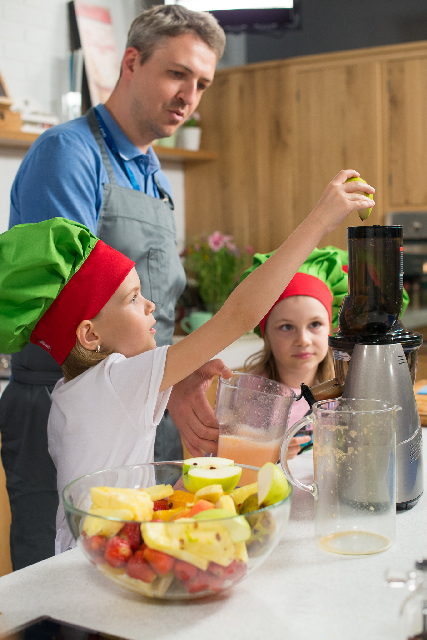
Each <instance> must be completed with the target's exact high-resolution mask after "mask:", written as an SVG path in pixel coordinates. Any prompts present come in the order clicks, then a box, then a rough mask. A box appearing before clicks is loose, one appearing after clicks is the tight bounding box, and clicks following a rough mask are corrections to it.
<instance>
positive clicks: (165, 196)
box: [153, 174, 175, 211]
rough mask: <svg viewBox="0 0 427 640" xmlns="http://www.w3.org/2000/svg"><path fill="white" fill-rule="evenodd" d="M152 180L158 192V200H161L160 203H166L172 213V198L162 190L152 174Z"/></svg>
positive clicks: (173, 207)
mask: <svg viewBox="0 0 427 640" xmlns="http://www.w3.org/2000/svg"><path fill="white" fill-rule="evenodd" d="M153 180H154V182H155V184H156V187H157V191H158V192H159V194H160V199H161V201H162V202H165V203H166V202H167V203H168V205H169V207H170V209H171V210H172V211H173V210H174V209H175V205H174V203H173V200H172V198H171V197H170V195H169V194H168V193H167V192H166V191H165V190H164V189H163V187H162V186H161V185H160V182H159V181H158V179H157V176H156V174H154V175H153Z"/></svg>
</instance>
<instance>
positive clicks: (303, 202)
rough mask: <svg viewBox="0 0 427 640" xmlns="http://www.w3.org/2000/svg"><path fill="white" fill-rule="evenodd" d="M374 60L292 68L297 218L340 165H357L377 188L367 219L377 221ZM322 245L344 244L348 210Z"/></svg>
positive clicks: (354, 221) (354, 218)
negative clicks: (373, 203) (294, 74)
mask: <svg viewBox="0 0 427 640" xmlns="http://www.w3.org/2000/svg"><path fill="white" fill-rule="evenodd" d="M379 72H380V67H379V63H378V62H376V61H366V59H365V60H362V61H360V62H359V61H355V62H352V61H344V62H340V63H338V64H322V66H320V65H311V66H308V67H299V68H298V69H297V70H296V74H297V77H296V94H295V100H296V105H295V113H296V115H295V121H296V129H295V160H296V161H295V171H294V174H293V175H294V180H295V187H294V203H293V204H294V210H295V212H296V214H297V217H298V219H299V221H302V220H303V219H304V218H305V217H306V215H307V214H308V213H309V212H310V211H311V210H312V209H313V207H314V206H315V205H316V203H317V202H318V200H319V198H320V196H321V195H322V193H323V191H324V189H325V187H326V185H327V184H328V182H330V180H332V178H333V177H334V176H335V175H336V174H337V173H338V172H339V171H340V170H341V169H355V170H356V171H358V172H359V173H360V175H361V177H362V178H364V180H366V181H367V182H369V183H370V184H371V185H372V186H374V187H375V188H376V190H377V191H376V195H375V202H376V207H375V208H374V210H373V212H372V216H371V218H370V220H372V222H371V224H380V221H381V220H382V210H381V182H380V177H381V170H380V167H381V146H380V142H381V98H380V81H379V80H380V76H379ZM347 220H348V223H347V224H346V223H343V224H342V225H341V226H340V227H339V228H338V229H337V230H335V231H334V232H333V233H331V234H328V235H327V236H325V237H324V239H323V241H322V243H321V244H322V246H325V245H327V244H334V245H337V246H339V247H341V248H343V249H345V248H347V229H346V227H347V226H358V225H359V224H360V219H359V216H358V215H357V213H351V214H350V216H349V218H348V219H347Z"/></svg>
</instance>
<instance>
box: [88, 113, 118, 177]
mask: <svg viewBox="0 0 427 640" xmlns="http://www.w3.org/2000/svg"><path fill="white" fill-rule="evenodd" d="M86 119H87V121H88V123H89V127H90V130H91V132H92V135H93V137H94V138H95V140H96V142H97V143H98V146H99V149H100V151H101V158H102V162H103V163H104V166H105V169H106V171H107V174H108V178H109V180H110V183H111V184H115V185H116V184H117V180H116V176H115V175H114V171H113V167H112V166H111V162H110V158H109V156H108V153H107V149H106V148H105V142H104V138H103V137H102V135H101V132H100V130H99V124H98V119H97V117H96V115H95V110H94V108H93V107H91V108H90V109H89V111H88V112H87V113H86Z"/></svg>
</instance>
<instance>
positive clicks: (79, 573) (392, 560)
mask: <svg viewBox="0 0 427 640" xmlns="http://www.w3.org/2000/svg"><path fill="white" fill-rule="evenodd" d="M423 431H424V460H426V454H427V438H426V435H427V433H426V429H424V430H423ZM291 465H292V467H293V470H294V472H295V473H296V475H297V477H299V478H300V479H303V480H304V479H305V480H307V481H308V480H309V479H310V477H311V476H312V456H311V455H310V453H306V454H303V455H301V456H298V457H297V458H295V459H294V460H293V461H291ZM426 466H427V465H426V464H425V481H424V485H425V486H427V473H426ZM426 493H427V491H426ZM426 532H427V497H426V495H424V496H423V497H422V498H421V500H420V501H419V503H418V504H417V505H416V506H415V507H414V508H413V509H412V510H410V511H408V512H404V513H399V514H398V516H397V536H396V540H395V542H394V544H393V545H392V547H391V548H390V549H389V550H388V551H385V552H383V553H379V554H376V555H371V556H363V557H360V556H359V557H354V556H353V557H351V556H340V555H335V554H333V553H328V552H326V551H323V550H321V549H320V548H318V547H317V546H316V544H315V541H314V537H313V499H312V497H311V496H310V495H309V494H307V493H305V492H303V491H300V490H298V489H294V496H293V504H292V510H291V518H290V521H289V525H288V528H287V529H286V531H285V533H284V536H283V538H282V540H281V541H280V542H279V545H278V547H276V549H275V550H274V551H273V552H272V554H271V555H270V556H269V558H267V560H266V561H265V563H264V564H263V565H262V566H261V567H260V568H259V569H257V570H256V571H255V572H254V573H253V574H252V575H251V576H249V577H248V578H247V579H246V580H245V581H243V582H242V583H241V584H238V585H236V586H235V587H234V588H232V589H230V590H229V591H228V592H226V593H225V594H219V595H218V596H212V597H209V598H206V599H201V600H193V601H187V602H181V603H180V602H167V601H155V600H150V599H145V598H144V597H142V596H138V595H136V594H133V593H131V592H127V591H125V590H124V589H122V588H121V587H119V586H118V585H115V584H114V583H112V582H110V581H108V580H107V579H106V578H105V577H104V576H103V575H102V574H100V573H98V572H97V571H96V569H95V568H94V567H93V566H92V565H91V564H90V563H89V562H88V561H87V560H86V558H84V557H83V555H82V553H81V552H80V550H79V549H73V550H72V551H68V552H66V553H63V554H62V555H60V556H57V557H55V558H50V559H49V560H45V561H43V562H39V563H38V564H35V565H33V566H31V567H28V568H26V569H22V570H21V571H17V572H15V573H12V574H10V575H8V576H4V577H2V578H0V612H1V615H0V632H3V633H6V632H10V631H11V630H12V629H13V628H16V627H18V626H21V625H23V624H25V623H27V622H29V621H30V620H32V619H35V618H39V617H40V616H42V615H48V616H51V617H53V618H56V619H60V620H62V621H64V622H69V623H74V624H77V625H80V626H84V627H88V628H90V629H95V630H97V631H100V632H105V633H109V634H112V635H117V636H121V637H124V638H129V639H130V640H141V638H147V639H149V638H156V639H159V638H161V639H169V638H170V639H171V640H172V639H173V640H188V639H194V640H196V639H197V640H198V639H201V640H228V639H230V640H231V639H232V640H240V639H241V640H254V639H258V638H260V639H261V638H267V639H268V640H276V639H277V640H312V639H313V638H315V639H316V640H361V639H363V640H398V639H399V631H398V612H399V608H400V606H401V604H402V602H403V600H404V599H405V598H406V596H407V593H406V591H405V590H404V589H390V588H387V587H385V586H384V572H385V571H386V570H387V569H389V568H391V569H401V570H410V569H412V568H413V566H414V562H415V561H416V560H417V559H419V558H421V557H427V533H426Z"/></svg>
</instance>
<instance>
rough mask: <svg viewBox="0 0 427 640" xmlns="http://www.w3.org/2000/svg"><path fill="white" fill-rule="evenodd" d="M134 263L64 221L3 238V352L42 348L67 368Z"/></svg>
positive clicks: (0, 307)
mask: <svg viewBox="0 0 427 640" xmlns="http://www.w3.org/2000/svg"><path fill="white" fill-rule="evenodd" d="M133 266H134V262H132V261H131V260H129V259H128V258H126V257H125V256H123V254H121V253H119V252H118V251H116V250H115V249H112V248H111V247H109V246H108V245H106V244H104V243H103V242H102V241H101V240H99V239H98V238H97V237H96V236H94V235H93V234H92V233H91V232H90V231H89V229H88V228H87V227H85V226H84V225H82V224H79V223H77V222H73V221H71V220H66V219H64V218H52V219H51V220H45V221H43V222H38V223H34V224H21V225H16V226H15V227H12V229H10V230H9V231H6V232H5V233H2V234H1V235H0V353H15V352H17V351H20V350H21V349H22V348H23V347H24V346H25V345H26V344H28V342H30V341H31V342H33V343H34V344H39V345H40V346H41V347H42V348H43V349H45V350H46V351H48V352H49V353H51V355H52V356H53V357H54V358H55V360H56V361H57V362H58V363H59V364H62V363H63V361H64V360H65V358H66V357H67V355H68V354H69V353H70V351H71V350H72V349H73V347H74V345H75V343H76V329H77V327H78V325H79V324H80V322H81V321H82V320H85V319H91V318H93V317H94V316H95V315H96V314H97V313H99V311H100V310H101V309H102V307H103V306H104V305H105V303H106V302H107V301H108V300H109V299H110V298H111V296H112V295H113V293H114V291H116V289H117V288H118V287H119V286H120V284H121V283H122V282H123V280H124V278H125V277H126V275H127V274H128V273H129V271H130V270H131V269H132V267H133Z"/></svg>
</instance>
